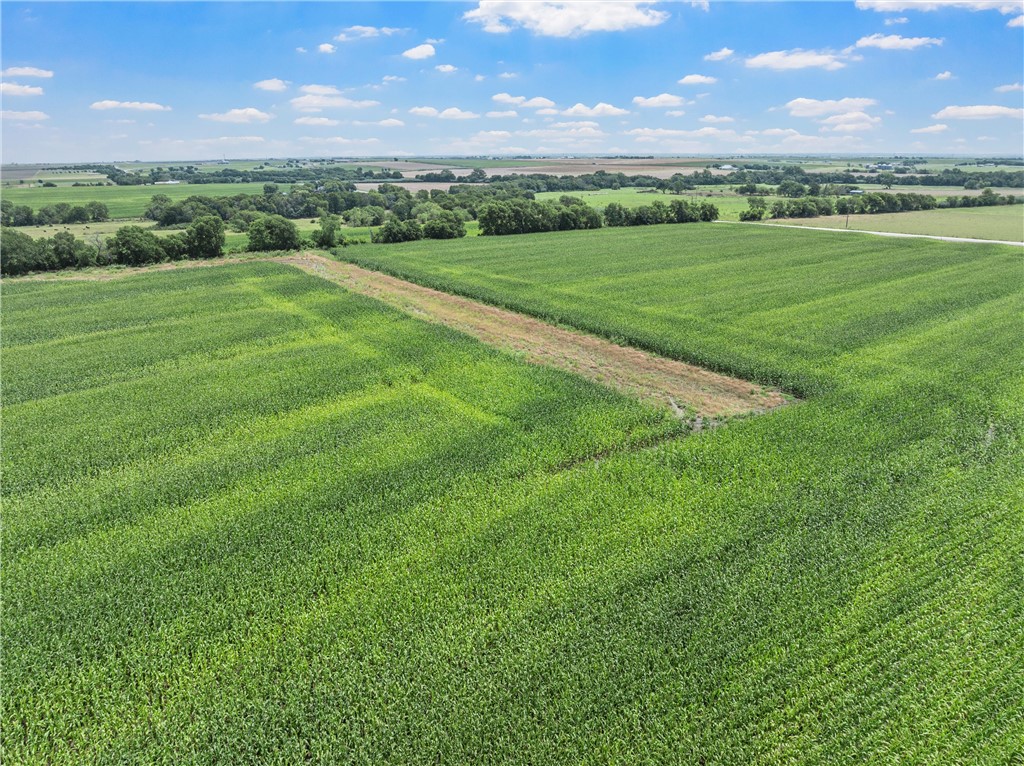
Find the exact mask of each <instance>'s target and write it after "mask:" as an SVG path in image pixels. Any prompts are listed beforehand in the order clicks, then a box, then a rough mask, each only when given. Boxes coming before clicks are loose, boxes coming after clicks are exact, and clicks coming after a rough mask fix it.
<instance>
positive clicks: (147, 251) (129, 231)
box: [107, 226, 164, 266]
mask: <svg viewBox="0 0 1024 766" xmlns="http://www.w3.org/2000/svg"><path fill="white" fill-rule="evenodd" d="M107 249H108V250H109V252H110V255H111V257H112V258H113V260H114V263H123V264H124V265H125V266H143V265H145V264H147V263H159V262H160V261H162V260H163V259H164V250H163V248H162V247H161V246H160V238H159V237H157V236H156V235H155V234H154V233H153V232H151V231H146V229H143V228H142V227H141V226H122V227H121V228H120V229H118V230H117V233H116V234H115V235H114V236H113V237H110V238H109V239H108V240H107Z"/></svg>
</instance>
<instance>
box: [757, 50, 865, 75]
mask: <svg viewBox="0 0 1024 766" xmlns="http://www.w3.org/2000/svg"><path fill="white" fill-rule="evenodd" d="M849 58H850V57H849V56H844V55H843V54H839V53H832V52H830V51H813V50H804V49H803V48H793V49H792V50H786V51H769V52H768V53H759V54H757V55H756V56H751V57H750V58H748V59H747V60H746V61H745V62H744V63H745V64H746V65H747V66H748V67H749V68H751V69H774V70H777V71H786V70H790V69H813V68H817V69H824V70H826V71H828V72H834V71H835V70H837V69H842V68H843V67H845V66H846V59H849Z"/></svg>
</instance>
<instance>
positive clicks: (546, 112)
mask: <svg viewBox="0 0 1024 766" xmlns="http://www.w3.org/2000/svg"><path fill="white" fill-rule="evenodd" d="M537 114H543V115H549V114H558V110H557V109H552V108H551V107H545V108H544V109H538V110H537Z"/></svg>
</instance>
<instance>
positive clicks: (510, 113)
mask: <svg viewBox="0 0 1024 766" xmlns="http://www.w3.org/2000/svg"><path fill="white" fill-rule="evenodd" d="M484 116H485V117H491V118H494V119H497V118H501V117H518V116H519V112H517V111H516V110H515V109H508V110H506V111H503V112H488V113H487V114H485V115H484Z"/></svg>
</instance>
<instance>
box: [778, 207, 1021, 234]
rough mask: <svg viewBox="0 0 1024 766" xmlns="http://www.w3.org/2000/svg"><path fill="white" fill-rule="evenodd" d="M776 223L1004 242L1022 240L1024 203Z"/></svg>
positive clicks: (786, 220)
mask: <svg viewBox="0 0 1024 766" xmlns="http://www.w3.org/2000/svg"><path fill="white" fill-rule="evenodd" d="M778 222H779V223H785V224H790V225H794V226H824V227H827V228H830V229H846V228H849V229H863V230H866V231H891V232H895V233H898V234H931V235H935V236H939V237H968V238H971V239H995V240H1004V241H1007V242H1021V241H1024V205H1000V206H997V207H974V208H954V209H952V210H919V211H915V212H908V213H881V214H879V215H851V216H850V217H849V225H847V217H846V216H839V215H833V216H823V217H820V218H791V219H783V220H779V221H778Z"/></svg>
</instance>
